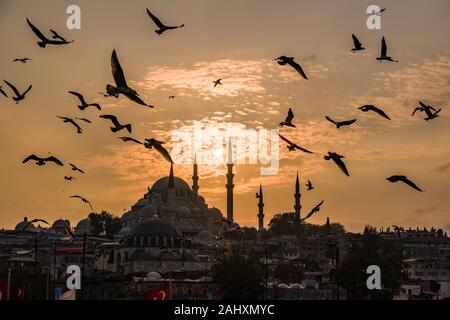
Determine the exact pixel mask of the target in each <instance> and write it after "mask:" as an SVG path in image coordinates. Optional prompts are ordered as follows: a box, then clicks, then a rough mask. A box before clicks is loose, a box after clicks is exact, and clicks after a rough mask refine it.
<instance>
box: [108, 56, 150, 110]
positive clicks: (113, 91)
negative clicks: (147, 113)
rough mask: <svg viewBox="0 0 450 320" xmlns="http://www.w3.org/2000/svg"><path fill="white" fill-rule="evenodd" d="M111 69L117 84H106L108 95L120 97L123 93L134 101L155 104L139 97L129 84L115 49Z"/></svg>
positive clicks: (141, 103)
mask: <svg viewBox="0 0 450 320" xmlns="http://www.w3.org/2000/svg"><path fill="white" fill-rule="evenodd" d="M111 69H112V74H113V77H114V82H115V84H116V86H115V87H114V86H112V85H110V84H108V85H106V92H107V93H108V95H111V96H114V97H116V98H118V97H119V95H120V94H123V95H124V96H126V97H127V98H128V99H130V100H131V101H133V102H136V103H138V104H140V105H143V106H146V107H149V108H153V106H150V105H148V104H146V103H145V102H144V101H143V100H142V99H141V98H139V94H138V93H137V92H136V91H135V90H133V89H131V88H130V87H129V86H128V84H127V81H126V80H125V74H124V73H123V69H122V67H121V65H120V62H119V58H118V57H117V53H116V50H115V49H114V50H113V52H112V55H111Z"/></svg>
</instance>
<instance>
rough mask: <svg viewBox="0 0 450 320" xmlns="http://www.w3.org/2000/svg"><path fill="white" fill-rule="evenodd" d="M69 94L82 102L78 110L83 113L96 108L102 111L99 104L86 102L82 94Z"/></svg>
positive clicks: (73, 92) (71, 92) (72, 92)
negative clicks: (90, 108)
mask: <svg viewBox="0 0 450 320" xmlns="http://www.w3.org/2000/svg"><path fill="white" fill-rule="evenodd" d="M69 93H70V94H72V95H74V96H75V97H77V98H78V99H79V100H80V103H81V104H80V105H79V106H78V108H79V109H80V110H81V111H84V110H86V109H87V108H88V107H95V108H97V109H98V110H102V107H101V106H100V105H99V104H98V103H87V102H86V100H84V97H83V96H82V95H81V94H80V93H78V92H75V91H69Z"/></svg>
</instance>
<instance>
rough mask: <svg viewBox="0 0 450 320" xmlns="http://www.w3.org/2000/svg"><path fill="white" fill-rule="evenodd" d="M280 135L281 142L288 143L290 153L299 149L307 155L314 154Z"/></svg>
mask: <svg viewBox="0 0 450 320" xmlns="http://www.w3.org/2000/svg"><path fill="white" fill-rule="evenodd" d="M278 135H279V136H280V138H281V140H283V141H285V142H287V144H288V145H287V148H288V149H289V151H294V150H296V149H298V150H300V151H303V152H306V153H314V152H311V151H309V150H306V149H305V148H302V147H300V146H299V145H298V144H295V143H293V142H291V141H289V140H288V139H286V138H285V137H283V136H282V135H281V134H278Z"/></svg>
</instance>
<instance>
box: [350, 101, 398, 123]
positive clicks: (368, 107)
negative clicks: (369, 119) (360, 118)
mask: <svg viewBox="0 0 450 320" xmlns="http://www.w3.org/2000/svg"><path fill="white" fill-rule="evenodd" d="M358 109H359V110H361V111H362V112H369V111H373V112H376V113H378V114H379V115H380V116H382V117H383V118H385V119H387V120H391V118H389V116H388V115H387V114H386V113H385V112H384V111H383V110H381V109H379V108H377V107H375V106H374V105H370V104H366V105H364V106H362V107H359V108H358Z"/></svg>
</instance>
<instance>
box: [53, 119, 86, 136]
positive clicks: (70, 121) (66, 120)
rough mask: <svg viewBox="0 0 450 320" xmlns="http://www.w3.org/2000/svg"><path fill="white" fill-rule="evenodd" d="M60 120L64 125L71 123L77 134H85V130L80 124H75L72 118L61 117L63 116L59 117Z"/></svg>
mask: <svg viewBox="0 0 450 320" xmlns="http://www.w3.org/2000/svg"><path fill="white" fill-rule="evenodd" d="M57 117H58V118H60V119H61V120H62V121H63V122H64V123H70V124H71V125H73V126H74V127H75V128H76V129H77V133H80V134H81V133H83V129H81V127H80V126H79V125H78V123H76V122H75V120H73V119H72V118H68V117H61V116H57Z"/></svg>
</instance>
